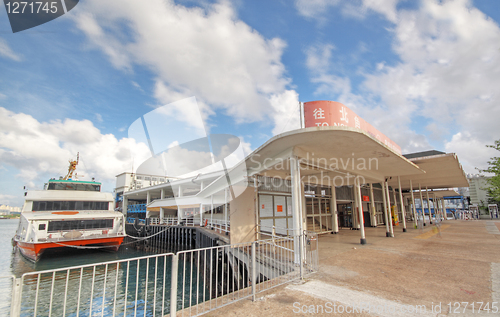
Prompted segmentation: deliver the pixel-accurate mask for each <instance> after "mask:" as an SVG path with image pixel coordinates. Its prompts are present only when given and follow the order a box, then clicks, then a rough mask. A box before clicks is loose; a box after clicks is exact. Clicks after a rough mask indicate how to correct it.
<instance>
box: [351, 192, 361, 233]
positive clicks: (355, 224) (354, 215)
mask: <svg viewBox="0 0 500 317" xmlns="http://www.w3.org/2000/svg"><path fill="white" fill-rule="evenodd" d="M352 194H353V196H354V206H353V212H352V229H359V219H358V213H357V212H355V209H356V204H358V205H359V203H358V202H357V200H358V195H357V194H356V184H354V186H352Z"/></svg>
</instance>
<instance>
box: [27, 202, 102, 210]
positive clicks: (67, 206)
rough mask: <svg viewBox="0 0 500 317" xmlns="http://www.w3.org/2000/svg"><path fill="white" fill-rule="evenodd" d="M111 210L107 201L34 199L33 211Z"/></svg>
mask: <svg viewBox="0 0 500 317" xmlns="http://www.w3.org/2000/svg"><path fill="white" fill-rule="evenodd" d="M53 210H54V211H56V210H109V202H107V201H34V202H33V208H32V211H53Z"/></svg>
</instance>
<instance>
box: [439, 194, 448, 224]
mask: <svg viewBox="0 0 500 317" xmlns="http://www.w3.org/2000/svg"><path fill="white" fill-rule="evenodd" d="M441 209H443V215H444V219H446V220H448V219H447V217H448V216H447V215H446V206H445V203H444V197H443V198H441Z"/></svg>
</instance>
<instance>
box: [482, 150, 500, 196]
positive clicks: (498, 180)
mask: <svg viewBox="0 0 500 317" xmlns="http://www.w3.org/2000/svg"><path fill="white" fill-rule="evenodd" d="M487 147H490V148H493V149H495V150H497V151H500V140H496V141H495V144H494V145H487ZM481 172H485V173H491V174H493V177H491V178H490V179H488V180H487V183H488V187H487V188H486V191H487V192H488V197H489V199H488V202H489V203H493V204H498V203H500V157H497V156H495V157H492V158H491V159H490V161H488V168H487V169H484V170H481Z"/></svg>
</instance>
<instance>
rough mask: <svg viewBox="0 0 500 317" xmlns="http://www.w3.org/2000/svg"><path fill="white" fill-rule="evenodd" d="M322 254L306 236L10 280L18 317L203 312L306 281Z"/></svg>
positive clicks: (313, 236) (310, 236)
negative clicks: (292, 282)
mask: <svg viewBox="0 0 500 317" xmlns="http://www.w3.org/2000/svg"><path fill="white" fill-rule="evenodd" d="M317 257H318V253H317V235H316V234H314V233H311V234H309V233H308V234H305V233H304V234H303V235H300V236H292V237H276V238H274V239H269V240H261V241H256V242H248V243H241V244H233V245H226V246H216V247H210V248H203V249H196V250H190V251H181V252H178V253H177V254H173V253H166V254H160V255H151V256H143V257H138V258H133V259H126V260H120V261H113V262H103V263H95V264H90V265H83V266H75V267H68V268H61V269H56V270H47V271H41V272H31V273H25V274H24V275H23V276H22V277H21V278H19V279H15V280H14V278H13V277H10V278H12V279H13V280H12V283H14V288H13V295H12V298H13V300H12V305H11V309H12V313H11V316H20V315H22V316H67V315H68V316H96V315H100V316H117V315H118V316H136V315H140V316H146V315H147V316H165V315H167V314H170V316H176V314H179V315H181V314H182V316H184V315H187V316H197V315H200V314H203V313H206V312H209V311H212V310H215V309H217V308H219V307H222V306H225V305H228V304H230V303H233V302H235V301H238V300H242V299H245V298H252V299H254V300H255V296H256V294H257V293H259V292H262V291H264V290H267V289H270V288H272V287H276V286H278V285H282V284H284V283H288V282H290V281H292V280H295V279H300V278H302V277H303V276H304V275H305V274H307V273H310V272H314V271H316V270H317V268H318V258H317ZM16 284H17V285H18V287H17V288H16V287H15V285H16ZM171 303H175V305H171Z"/></svg>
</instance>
